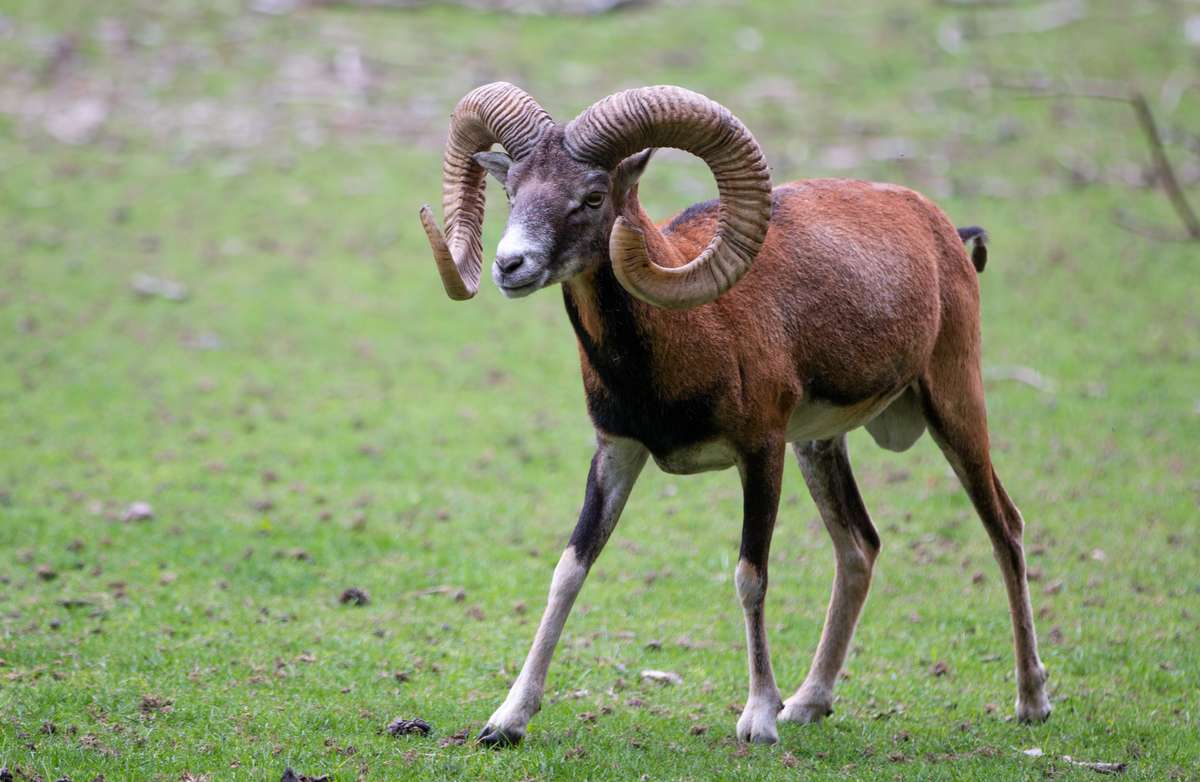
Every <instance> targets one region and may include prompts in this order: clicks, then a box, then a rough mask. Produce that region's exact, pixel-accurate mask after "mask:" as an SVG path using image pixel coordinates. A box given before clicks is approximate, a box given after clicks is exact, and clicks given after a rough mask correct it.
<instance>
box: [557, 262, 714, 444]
mask: <svg viewBox="0 0 1200 782" xmlns="http://www.w3.org/2000/svg"><path fill="white" fill-rule="evenodd" d="M591 295H593V296H594V297H595V301H593V302H590V303H589V306H591V307H594V308H595V310H596V312H597V313H599V319H600V323H601V328H600V332H601V336H600V339H599V340H596V339H593V338H592V336H591V334H589V333H588V331H587V329H586V328H584V326H583V323H582V320H581V318H580V313H579V304H578V303H577V302H576V301H575V299H574V295H573V293H572V291H570V290H568V289H567V288H566V287H564V288H563V301H564V303H565V304H566V308H567V317H569V318H570V319H571V325H572V327H574V329H575V335H576V337H577V338H578V339H579V345H580V347H581V348H582V350H583V359H584V361H586V362H587V364H588V366H590V367H591V369H592V371H593V375H594V382H593V383H591V384H585V391H586V392H587V406H588V413H589V414H590V415H591V418H592V423H594V424H595V425H596V428H597V429H599V430H601V431H602V432H606V433H607V434H610V435H614V436H617V437H628V438H631V439H634V440H637V441H638V442H640V443H642V444H643V445H645V446H646V447H647V448H649V449H650V452H651V453H653V454H654V455H655V456H665V455H666V454H669V453H671V452H673V451H676V450H678V449H680V448H686V447H687V446H690V445H695V444H697V443H700V442H703V441H705V440H709V439H712V438H713V437H714V436H716V434H717V427H716V421H715V420H714V417H713V397H712V394H709V393H700V394H695V395H692V396H686V397H682V398H679V397H674V398H672V397H667V396H665V395H664V394H662V392H661V389H660V386H659V384H658V383H656V382H655V377H654V372H655V367H654V362H653V355H652V353H651V350H650V345H649V342H648V339H647V337H646V334H645V332H644V330H643V329H642V327H641V326H640V324H639V323H638V320H637V317H636V314H635V312H634V311H633V308H632V302H631V301H630V299H629V294H628V293H626V292H625V291H624V289H622V288H621V286H620V283H618V282H617V280H616V278H615V277H614V276H613V274H612V270H611V269H610V268H609V267H607V266H605V267H602V268H601V269H600V270H599V271H598V272H597V273H596V275H595V280H594V282H593V286H592V290H591Z"/></svg>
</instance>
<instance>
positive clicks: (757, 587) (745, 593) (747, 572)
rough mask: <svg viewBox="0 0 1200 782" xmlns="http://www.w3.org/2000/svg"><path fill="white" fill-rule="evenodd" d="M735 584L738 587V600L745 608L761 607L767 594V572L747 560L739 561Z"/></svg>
mask: <svg viewBox="0 0 1200 782" xmlns="http://www.w3.org/2000/svg"><path fill="white" fill-rule="evenodd" d="M733 580H734V583H735V584H736V585H737V593H738V599H739V600H741V601H742V607H743V608H753V607H754V606H757V605H760V604H761V603H762V601H763V598H764V597H766V594H767V571H766V568H765V567H763V568H759V567H758V566H757V565H754V564H752V563H750V562H748V561H747V560H744V559H739V560H738V564H737V570H735V571H734V579H733Z"/></svg>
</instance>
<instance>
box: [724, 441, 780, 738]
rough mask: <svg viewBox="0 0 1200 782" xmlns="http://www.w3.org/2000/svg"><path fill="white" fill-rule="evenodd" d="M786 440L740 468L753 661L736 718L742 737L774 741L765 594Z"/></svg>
mask: <svg viewBox="0 0 1200 782" xmlns="http://www.w3.org/2000/svg"><path fill="white" fill-rule="evenodd" d="M784 450H785V448H784V444H783V442H782V440H780V441H779V442H772V443H770V444H768V445H766V446H765V447H763V448H762V450H760V451H758V452H756V453H753V454H748V455H746V456H745V457H743V459H742V462H741V471H742V495H743V497H742V505H743V509H744V510H743V519H742V548H741V555H740V557H739V558H738V564H737V572H736V573H735V581H736V583H737V592H738V598H739V599H740V600H741V602H742V612H743V613H744V614H745V619H746V647H747V648H746V653H747V655H748V657H749V662H750V696H749V697H748V698H747V699H746V707H745V708H744V709H743V710H742V716H741V717H740V718H739V719H738V723H737V736H738V739H740V740H741V741H750V742H753V743H755V744H774V743H775V742H777V741H779V734H778V732H777V731H776V728H775V720H776V718H777V717H778V715H779V710H780V709H781V708H783V701H782V700H781V699H780V697H779V688H778V687H776V686H775V673H774V671H772V670H771V653H770V650H769V649H768V647H767V625H766V619H765V617H764V615H763V604H764V603H765V602H766V597H767V555H768V553H769V552H770V549H771V534H772V532H774V530H775V515H776V513H777V512H778V511H779V488H780V484H781V482H782V480H783V455H784Z"/></svg>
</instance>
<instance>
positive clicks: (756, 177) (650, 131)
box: [566, 86, 771, 309]
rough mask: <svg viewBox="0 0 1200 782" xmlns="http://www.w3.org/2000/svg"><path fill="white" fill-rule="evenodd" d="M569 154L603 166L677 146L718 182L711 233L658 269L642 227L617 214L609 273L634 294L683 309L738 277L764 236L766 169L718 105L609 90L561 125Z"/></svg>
mask: <svg viewBox="0 0 1200 782" xmlns="http://www.w3.org/2000/svg"><path fill="white" fill-rule="evenodd" d="M566 147H567V152H569V153H570V154H571V156H572V157H574V158H576V159H578V160H581V161H584V162H588V163H592V164H595V165H601V166H605V167H609V168H611V167H613V166H615V165H617V163H618V162H620V161H621V160H622V159H623V158H625V157H628V156H629V155H632V154H634V153H635V152H639V151H641V150H643V149H646V148H647V147H676V148H678V149H682V150H685V151H687V152H691V153H692V154H693V155H696V156H697V157H700V158H702V159H703V160H704V162H705V163H707V164H708V167H709V169H711V170H712V173H713V176H714V177H715V178H716V180H717V190H718V192H719V194H720V208H719V211H718V214H717V233H716V235H715V236H714V237H713V239H712V241H711V242H709V244H708V247H706V248H705V249H704V251H703V252H702V253H700V255H698V256H696V257H695V258H694V259H692V260H691V261H690V262H689V263H687V264H686V265H684V266H680V267H664V266H660V265H659V264H657V263H655V262H654V260H653V259H652V258H651V257H650V255H649V253H648V252H647V251H646V240H645V237H644V236H643V235H642V231H641V230H640V229H638V228H636V227H635V226H634V225H633V224H632V223H631V222H630V221H629V220H627V219H625V218H624V217H618V218H617V220H616V223H615V224H614V225H613V229H612V235H611V236H610V237H609V255H610V256H611V258H612V262H613V271H614V272H615V273H616V275H617V279H619V280H620V281H621V284H622V285H624V286H625V288H626V289H627V290H628V291H629V292H630V293H632V294H633V295H634V296H637V297H638V298H639V299H642V300H644V301H648V302H650V303H652V304H657V305H659V306H663V307H672V308H676V309H682V308H686V307H694V306H696V305H698V304H703V303H705V302H709V301H712V300H713V299H715V298H717V297H718V296H720V295H721V294H722V293H724V292H725V291H727V290H729V289H730V288H731V287H733V284H734V283H736V282H737V281H738V280H739V279H741V277H742V275H743V274H745V273H746V271H747V270H748V269H749V268H750V264H751V263H753V261H754V257H755V256H756V255H757V254H758V250H759V248H760V247H761V246H762V243H763V239H764V238H765V237H766V235H767V223H768V222H769V221H770V218H771V175H770V172H769V171H768V169H767V163H766V161H765V160H764V158H763V153H762V149H760V148H759V146H758V142H757V141H755V140H754V136H752V135H751V134H750V131H748V130H747V129H746V126H745V125H743V124H742V123H741V121H739V120H738V118H737V117H735V116H733V114H731V113H730V112H729V110H728V109H726V108H725V107H724V106H722V105H721V104H719V103H717V102H716V101H713V100H710V99H708V98H706V97H704V96H703V95H700V94H699V93H695V92H692V91H691V90H686V89H684V88H682V87H670V86H661V87H640V88H638V89H633V90H625V91H624V92H618V93H616V94H614V95H609V96H608V97H607V98H604V99H603V100H601V101H598V102H597V103H594V104H593V105H592V106H591V107H590V108H589V109H587V110H586V111H584V112H583V113H582V114H580V115H579V116H578V117H576V118H575V119H574V120H572V121H571V123H570V124H569V125H567V129H566Z"/></svg>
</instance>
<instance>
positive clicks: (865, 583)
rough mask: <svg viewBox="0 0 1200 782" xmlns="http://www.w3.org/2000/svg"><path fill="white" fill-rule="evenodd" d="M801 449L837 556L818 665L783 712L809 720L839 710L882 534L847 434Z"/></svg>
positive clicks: (786, 717) (811, 488) (815, 662)
mask: <svg viewBox="0 0 1200 782" xmlns="http://www.w3.org/2000/svg"><path fill="white" fill-rule="evenodd" d="M795 451H796V458H797V459H798V460H799V461H800V470H801V471H802V472H803V473H804V481H805V483H807V484H808V490H809V493H810V494H812V498H813V501H814V502H816V504H817V509H818V510H819V511H820V513H821V520H822V521H824V522H825V529H827V530H828V531H829V537H830V538H832V539H833V548H834V552H835V555H836V557H837V571H836V574H835V575H834V579H833V594H832V596H831V597H830V599H829V610H828V612H827V613H826V615H825V627H824V628H823V629H822V631H821V641H820V643H819V644H818V645H817V652H816V654H815V655H814V657H813V661H812V667H811V668H810V669H809V671H808V676H806V677H805V679H804V683H803V684H802V685H800V689H798V690H797V691H796V694H795V695H793V696H792V697H790V698H788V699H787V702H786V703H785V704H784V708H783V712H782V713H781V714H780V715H779V718H780V719H782V720H789V721H791V722H800V723H809V722H816V721H817V720H820V719H821V718H822V717H825V716H827V715H828V714H830V713H831V712H832V711H833V687H834V684H835V683H836V681H837V675H838V673H839V672H840V671H841V670H842V664H843V663H844V662H845V661H846V651H847V650H848V649H849V648H850V639H851V637H853V635H854V627H855V625H856V624H858V616H859V614H860V613H861V612H862V607H863V603H865V602H866V599H867V590H868V589H869V588H870V585H871V568H872V566H873V565H874V563H875V557H876V555H877V554H878V553H879V535H878V534H876V532H875V527H874V526H872V524H871V517H870V516H868V515H867V509H866V507H865V506H864V505H863V501H862V497H861V496H860V495H859V493H858V487H857V486H856V485H855V483H854V475H853V474H852V473H851V472H850V460H849V457H848V456H847V454H846V437H845V435H842V436H840V437H838V438H836V439H833V440H820V441H814V442H808V443H797V444H796V446H795Z"/></svg>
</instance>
